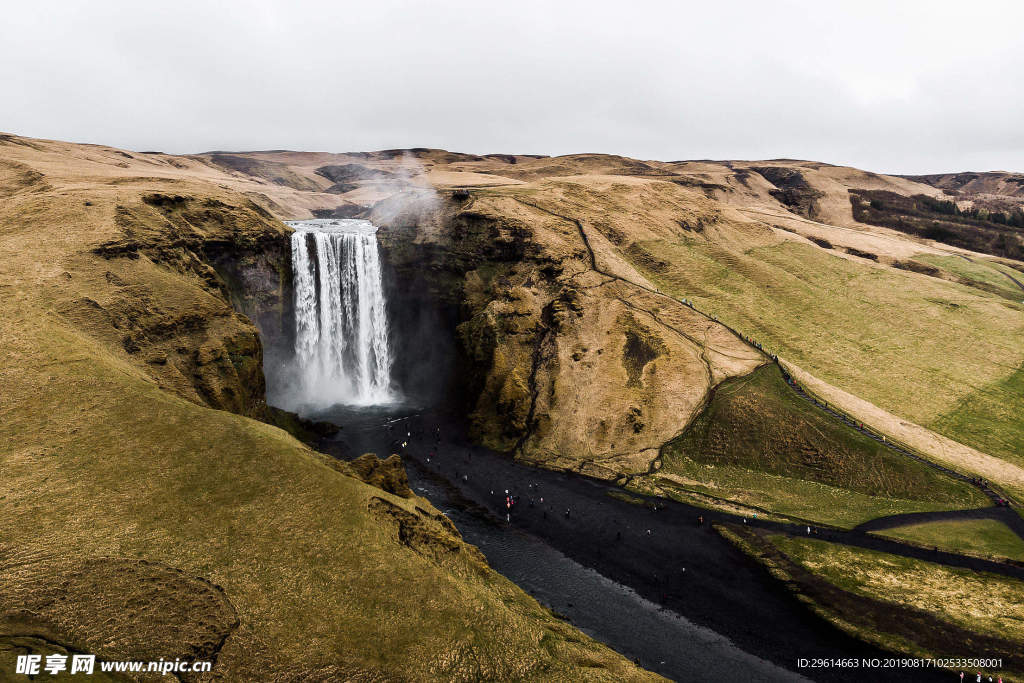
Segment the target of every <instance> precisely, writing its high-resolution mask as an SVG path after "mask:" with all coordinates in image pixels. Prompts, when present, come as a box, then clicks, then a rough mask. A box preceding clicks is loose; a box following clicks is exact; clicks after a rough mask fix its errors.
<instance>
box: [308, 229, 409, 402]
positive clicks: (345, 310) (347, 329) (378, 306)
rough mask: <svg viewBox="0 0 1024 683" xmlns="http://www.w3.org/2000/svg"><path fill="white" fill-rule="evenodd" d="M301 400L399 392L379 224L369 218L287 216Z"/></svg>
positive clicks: (361, 398)
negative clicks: (297, 218) (394, 388)
mask: <svg viewBox="0 0 1024 683" xmlns="http://www.w3.org/2000/svg"><path fill="white" fill-rule="evenodd" d="M288 224H289V225H291V226H292V227H293V228H294V229H295V232H294V233H293V234H292V271H293V273H294V280H293V287H294V290H295V371H296V373H297V375H298V376H297V377H296V378H295V380H296V382H295V384H296V386H297V392H298V394H299V396H297V397H296V399H297V403H298V404H300V405H304V406H307V407H321V408H322V407H328V406H330V405H334V404H339V403H342V404H356V405H368V404H376V403H388V402H390V401H392V400H394V396H393V395H392V392H391V350H390V348H389V346H388V321H387V308H386V303H385V301H384V290H383V282H382V277H381V266H380V254H379V253H378V249H377V235H376V233H377V228H376V226H374V225H373V224H372V223H370V222H369V221H364V220H347V219H346V220H307V221H289V223H288Z"/></svg>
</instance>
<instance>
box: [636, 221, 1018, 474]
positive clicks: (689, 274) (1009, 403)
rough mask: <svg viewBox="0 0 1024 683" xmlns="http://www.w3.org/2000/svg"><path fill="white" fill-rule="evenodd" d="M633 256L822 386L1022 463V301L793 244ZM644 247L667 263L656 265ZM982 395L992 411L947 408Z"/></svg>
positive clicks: (687, 245)
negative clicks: (977, 413)
mask: <svg viewBox="0 0 1024 683" xmlns="http://www.w3.org/2000/svg"><path fill="white" fill-rule="evenodd" d="M625 253H626V255H627V256H629V257H630V258H631V260H632V262H633V263H634V265H635V266H636V267H637V268H639V269H640V270H641V272H643V274H644V275H645V276H646V277H648V278H649V279H651V280H652V281H653V282H655V283H656V284H657V285H658V286H659V287H660V288H662V289H663V290H664V291H666V292H667V293H670V294H672V295H674V296H677V297H686V298H688V299H691V300H693V301H694V302H695V303H696V305H697V307H698V308H699V309H700V310H702V311H706V312H709V313H712V314H715V315H717V316H718V317H719V318H721V319H722V320H723V321H724V322H726V323H728V324H730V325H732V326H733V327H735V328H736V329H738V330H740V331H741V332H743V333H744V334H747V335H750V336H752V337H754V338H756V339H758V340H759V341H761V342H762V343H763V344H764V345H765V348H767V349H768V350H771V351H774V352H777V353H778V354H779V355H780V356H782V357H784V358H786V359H788V360H791V361H792V362H794V363H795V364H797V365H798V366H800V367H802V368H803V369H804V370H806V371H808V372H810V373H811V374H813V375H815V376H817V377H819V378H821V379H823V380H824V381H826V382H829V383H831V384H834V385H836V386H837V387H839V388H841V389H845V390H846V391H849V392H851V393H853V394H855V395H857V396H860V397H862V398H864V399H866V400H868V401H871V402H872V403H875V404H876V405H878V406H880V407H882V408H884V409H886V410H889V411H891V412H893V413H895V414H897V415H899V416H901V417H904V418H908V419H910V420H912V421H914V422H916V423H918V424H922V425H924V426H926V427H930V428H932V429H935V430H937V431H939V432H940V433H942V434H945V435H946V436H949V437H950V438H953V439H956V440H958V441H962V442H964V443H966V444H968V445H971V446H974V447H976V448H979V449H981V450H984V451H986V452H990V453H991V454H992V455H996V456H998V457H1002V458H1005V459H1007V460H1009V461H1011V462H1015V463H1017V464H1021V463H1024V457H1022V456H1021V454H1020V452H1019V451H1017V450H1016V447H1015V445H1014V444H1015V443H1016V441H1017V439H1019V438H1020V435H1021V433H1022V430H1021V421H1020V419H1021V418H1020V416H1021V415H1024V392H1022V391H1020V390H1019V382H1020V380H1019V379H1014V377H1015V375H1014V373H1015V372H1019V370H1018V369H1019V368H1021V366H1022V365H1024V305H1021V304H1020V303H1018V302H1015V301H1010V300H1008V299H1006V298H1003V297H1000V296H998V295H996V294H991V293H988V292H984V291H981V290H978V289H975V288H971V287H968V286H966V285H960V284H956V283H952V282H948V281H945V280H940V279H937V278H932V277H927V276H923V275H918V274H914V273H908V272H905V271H901V270H897V269H893V268H887V267H883V266H879V265H876V264H872V263H868V262H861V261H853V260H850V259H844V258H840V257H838V256H836V255H834V254H831V253H829V252H828V251H827V250H823V249H819V248H816V247H813V246H810V245H806V244H798V243H793V242H785V243H782V244H777V245H773V246H767V247H758V248H754V249H750V250H747V251H738V250H737V251H730V250H728V249H725V248H723V247H721V246H718V245H715V244H712V243H708V242H704V241H699V240H689V241H679V242H671V241H666V240H657V241H648V242H641V243H638V244H637V245H635V246H634V248H632V249H631V250H628V251H627V252H625ZM645 254H646V255H656V256H657V258H656V259H654V261H656V262H657V263H659V264H661V265H659V266H658V267H657V268H656V269H655V270H652V269H651V268H650V267H649V266H650V264H651V263H652V259H651V258H645ZM645 263H646V264H647V265H648V267H645ZM963 263H964V264H965V265H970V264H969V263H968V262H967V261H964V262H963ZM993 277H994V273H993ZM1007 282H1008V281H1007ZM977 392H983V393H984V394H985V395H986V396H987V399H986V400H987V402H988V407H986V408H985V409H984V411H985V412H986V413H987V415H985V416H984V417H978V418H975V417H972V416H970V415H968V416H967V417H965V418H963V419H956V418H955V417H951V416H950V415H949V413H950V411H954V412H955V411H956V410H957V408H956V407H957V406H959V405H961V404H963V405H965V406H967V407H965V408H964V410H965V411H969V410H970V406H971V405H976V401H975V399H976V396H977ZM992 406H997V407H998V410H992ZM978 420H982V421H983V423H984V424H980V425H979V423H978Z"/></svg>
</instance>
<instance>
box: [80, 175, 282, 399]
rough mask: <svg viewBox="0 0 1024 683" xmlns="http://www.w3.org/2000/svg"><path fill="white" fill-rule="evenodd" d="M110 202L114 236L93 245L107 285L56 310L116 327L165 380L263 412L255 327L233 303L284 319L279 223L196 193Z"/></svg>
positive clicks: (96, 328) (267, 323) (275, 322)
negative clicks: (170, 288) (171, 287)
mask: <svg viewBox="0 0 1024 683" xmlns="http://www.w3.org/2000/svg"><path fill="white" fill-rule="evenodd" d="M89 208H90V209H92V210H93V211H96V210H102V209H99V207H97V205H96V204H95V203H94V204H93V205H92V206H91V207H89ZM113 211H114V217H113V218H114V220H113V224H114V227H115V229H116V231H117V232H116V234H115V236H114V237H113V238H112V239H108V240H105V241H103V242H102V243H101V244H99V245H98V246H95V247H93V248H92V253H94V254H96V255H98V256H101V257H102V259H103V261H102V267H103V268H105V271H104V273H103V278H104V280H105V281H106V283H107V286H106V287H104V288H103V292H102V294H101V296H100V297H98V298H99V299H100V300H99V301H98V300H97V299H96V298H90V297H77V298H74V299H72V300H70V301H67V302H66V303H64V304H62V305H61V311H62V314H63V315H65V316H67V317H68V318H69V319H74V320H75V321H76V323H77V324H79V325H82V326H83V327H88V328H89V329H90V330H91V331H92V333H93V334H95V335H97V336H98V337H99V338H103V339H106V338H109V337H110V336H111V335H117V336H119V337H120V341H121V347H122V348H123V349H124V350H125V351H126V352H127V353H128V354H130V355H131V356H134V357H137V358H139V359H142V360H144V362H145V368H146V372H147V374H148V375H149V376H150V377H151V378H152V379H153V381H155V382H157V383H158V384H159V385H160V386H161V387H162V388H165V389H168V390H171V391H173V392H174V393H176V394H178V395H180V396H182V397H183V398H187V399H189V400H192V401H195V402H197V403H202V404H204V405H208V406H210V407H211V408H219V409H222V410H230V411H232V412H235V413H239V414H243V415H249V416H250V417H256V418H258V419H265V418H266V417H267V409H266V408H267V407H266V398H265V394H266V385H265V382H264V377H263V349H262V345H261V343H260V335H259V332H258V331H257V329H256V327H255V326H254V325H253V322H252V321H251V320H250V319H249V318H247V317H246V316H245V315H242V314H240V313H237V312H236V310H246V311H250V312H251V313H252V314H253V315H254V317H256V319H257V320H259V321H261V322H262V325H261V328H262V329H263V330H265V334H267V335H269V336H271V337H273V335H274V334H275V333H276V334H278V335H281V334H282V333H283V332H282V330H284V329H286V325H283V324H282V322H283V315H284V314H285V310H286V308H287V306H286V302H287V301H288V299H289V297H287V296H286V290H287V288H288V285H287V283H288V282H289V281H290V277H289V273H288V272H287V270H285V264H287V263H288V258H287V234H286V232H285V228H284V226H282V225H281V224H280V222H278V221H276V220H275V219H273V218H272V217H271V216H270V215H269V214H268V213H267V212H266V211H264V210H263V209H261V208H260V207H258V206H256V205H254V204H252V203H251V202H248V201H244V200H243V201H242V202H236V203H234V204H233V203H228V202H225V201H223V200H220V199H216V198H211V197H203V196H202V195H195V194H165V193H161V192H149V193H143V194H141V195H140V196H138V197H132V198H124V201H119V202H118V203H116V204H115V205H114V207H113ZM98 265H99V264H98ZM147 266H149V267H147ZM152 266H156V267H157V268H152ZM168 271H169V272H168ZM143 273H145V275H146V277H144V278H142V277H140V275H142V274H143ZM169 274H175V275H177V276H178V280H179V281H180V282H179V285H178V287H176V290H177V291H176V295H175V296H174V297H168V296H166V287H165V286H161V285H166V284H167V283H166V282H159V280H160V279H165V278H167V277H168V275H169ZM140 280H141V281H140ZM147 280H148V281H147ZM232 303H234V304H235V305H234V306H232Z"/></svg>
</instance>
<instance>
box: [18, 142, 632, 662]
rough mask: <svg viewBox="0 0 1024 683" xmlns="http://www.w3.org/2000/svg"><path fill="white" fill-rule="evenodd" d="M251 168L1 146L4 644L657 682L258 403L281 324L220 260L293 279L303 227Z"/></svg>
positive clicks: (419, 505) (427, 508)
mask: <svg viewBox="0 0 1024 683" xmlns="http://www.w3.org/2000/svg"><path fill="white" fill-rule="evenodd" d="M232 182H233V181H232V180H231V178H230V177H229V176H218V175H217V174H216V172H215V170H213V169H212V168H211V167H209V166H207V165H205V164H202V163H199V162H195V161H191V160H181V159H178V158H170V157H164V156H153V157H150V156H146V157H143V156H142V155H139V156H138V157H136V156H135V155H132V154H129V153H127V152H120V151H116V150H110V149H108V148H99V147H93V146H83V145H70V144H65V143H49V142H45V141H35V140H26V139H21V138H12V137H9V136H8V137H5V138H4V139H3V140H0V295H2V296H0V347H2V348H3V361H2V362H0V384H2V386H3V392H2V394H0V417H2V420H0V443H2V444H3V446H2V447H0V470H2V471H3V473H4V476H3V477H2V479H0V509H2V512H3V514H2V515H0V595H3V596H4V599H3V600H2V601H0V603H2V606H0V650H2V651H4V652H5V653H10V652H13V651H14V650H12V649H11V648H18V650H17V651H19V652H25V651H29V652H31V651H36V652H40V653H43V654H51V653H53V652H54V651H61V650H63V651H76V652H77V651H86V652H94V653H96V654H97V655H99V656H101V657H106V658H115V659H121V658H124V659H156V658H158V657H163V658H168V659H174V658H175V657H181V658H187V659H192V658H195V659H211V658H213V659H216V664H215V666H214V674H215V675H216V676H217V677H220V678H223V679H225V680H256V679H259V680H338V679H348V680H385V679H388V680H392V679H396V678H402V679H404V678H408V679H437V678H446V679H452V680H478V679H481V678H488V679H503V680H509V679H525V678H538V677H544V678H552V679H563V680H578V679H580V678H589V679H598V680H621V679H646V678H649V677H650V675H649V674H647V673H646V672H643V671H641V670H638V669H637V668H635V667H634V666H633V665H632V664H630V663H629V662H627V661H626V660H624V659H623V658H622V657H620V656H619V655H617V654H616V653H614V652H612V651H610V650H609V649H607V648H606V647H604V646H602V645H600V644H598V643H596V642H594V641H592V640H590V639H589V638H587V637H586V636H583V635H582V634H580V633H579V632H577V631H576V630H575V629H573V628H571V627H569V626H567V625H566V624H564V623H563V622H561V621H559V620H558V619H556V618H554V617H553V616H552V615H551V614H550V613H549V612H548V611H547V610H545V609H544V608H542V607H541V606H540V605H538V604H537V603H536V602H535V601H534V600H533V599H531V598H529V597H528V596H526V595H525V594H524V593H523V592H522V591H521V590H519V589H518V588H517V587H515V586H514V585H512V584H511V583H510V582H509V581H507V580H505V579H504V578H503V577H501V576H500V575H498V574H496V573H495V572H493V571H492V570H491V569H489V568H488V567H487V565H486V563H485V561H484V560H483V558H482V556H481V555H480V554H479V552H477V551H476V549H475V548H473V547H471V546H468V545H466V544H465V543H464V542H463V541H462V540H461V538H460V537H459V535H458V532H457V531H456V530H455V529H454V527H453V526H452V525H451V523H450V522H449V521H448V520H447V519H445V518H444V517H443V516H442V515H440V513H438V512H437V510H435V509H434V508H433V507H432V506H431V505H430V504H429V503H428V502H427V501H425V500H423V499H420V498H417V497H412V498H402V497H398V496H395V495H392V494H389V493H386V492H384V491H382V490H381V489H379V488H375V487H373V486H370V485H368V484H366V483H363V482H362V481H360V480H359V479H358V478H357V477H356V476H355V473H354V472H353V471H351V470H350V469H349V468H348V467H347V466H346V465H342V464H340V463H338V462H336V461H334V460H331V459H328V458H326V457H324V456H322V455H320V454H317V453H315V452H314V451H312V450H310V449H309V448H308V447H306V446H305V445H303V444H302V443H300V442H299V441H297V440H295V439H294V438H292V437H291V436H289V435H288V434H287V433H285V432H284V431H281V430H280V429H277V428H276V427H272V426H270V425H268V424H265V423H264V422H260V421H257V420H256V419H253V418H263V417H266V406H265V405H264V404H263V403H262V372H261V370H260V344H259V338H258V336H257V333H256V328H255V327H254V326H253V325H252V323H251V322H250V321H249V320H248V319H247V318H245V317H244V316H241V315H240V314H236V313H235V312H234V311H233V310H232V307H231V305H230V302H229V296H228V286H227V284H226V283H225V281H224V280H223V278H222V277H221V274H219V273H218V272H216V271H215V270H214V269H213V267H212V266H213V265H214V264H215V263H216V262H217V259H216V256H217V255H218V254H222V253H224V252H225V251H228V252H237V253H238V254H239V255H240V259H241V260H242V261H244V262H245V264H246V265H247V267H248V268H249V272H250V273H257V274H259V273H261V272H262V274H263V276H264V280H267V282H266V283H265V284H266V285H267V286H268V287H270V288H271V289H272V287H273V286H274V278H273V272H272V271H270V272H267V271H266V268H268V267H269V266H268V263H269V261H267V260H265V259H264V257H265V256H267V250H268V249H270V247H268V246H267V245H272V244H277V243H280V240H281V238H282V237H283V236H284V230H285V229H284V227H283V226H282V225H281V224H280V223H279V222H277V221H276V220H275V219H273V218H271V217H270V215H269V214H268V213H266V211H264V210H263V209H262V208H261V207H259V206H257V205H255V204H252V202H251V201H250V200H249V199H248V198H247V197H246V196H245V195H244V194H242V193H240V192H238V191H237V189H235V188H232V187H231V185H232ZM291 191H292V190H291V188H286V189H285V190H284V191H283V195H282V196H280V197H279V199H280V200H281V201H282V202H284V201H285V200H286V199H287V197H294V196H295V195H292V194H290V193H291ZM296 201H297V202H298V203H299V204H301V201H300V200H296ZM302 201H304V200H302ZM310 201H313V200H310ZM250 416H251V417H250ZM4 656H5V657H6V654H5V655H4ZM5 661H6V660H5ZM5 666H6V664H5Z"/></svg>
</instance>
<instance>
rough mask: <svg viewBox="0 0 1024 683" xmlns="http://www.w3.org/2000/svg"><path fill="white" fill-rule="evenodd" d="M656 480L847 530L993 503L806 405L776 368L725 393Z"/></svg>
mask: <svg viewBox="0 0 1024 683" xmlns="http://www.w3.org/2000/svg"><path fill="white" fill-rule="evenodd" d="M654 477H655V479H656V480H657V481H658V484H659V485H660V486H662V487H663V488H667V489H668V490H669V491H671V490H673V489H682V490H687V489H689V490H694V491H698V492H701V493H705V494H708V495H712V496H716V497H720V498H725V499H728V500H731V501H734V502H737V503H741V504H744V505H750V506H754V507H759V508H762V509H766V510H770V511H773V512H776V513H779V514H783V515H788V516H793V517H798V518H800V519H807V520H813V521H817V522H821V523H827V524H834V525H837V526H843V527H850V526H856V525H857V524H860V523H861V522H864V521H867V520H869V519H874V518H876V517H881V516H886V515H892V514H898V513H901V512H910V511H930V510H945V509H961V508H971V507H981V506H984V505H985V504H986V503H987V499H986V498H985V497H984V496H983V495H982V494H981V493H980V492H979V491H977V490H976V489H974V488H973V487H971V486H967V485H966V484H964V483H962V482H959V481H956V480H954V479H951V478H949V477H947V476H945V475H942V474H940V473H939V472H937V471H935V470H934V469H932V468H930V467H928V466H926V465H923V464H921V463H920V462H918V461H915V460H913V459H911V458H907V457H905V456H902V455H899V454H898V453H895V452H893V451H891V450H889V449H888V448H885V447H884V446H883V445H882V444H880V443H878V442H877V441H874V440H873V439H870V438H868V437H866V436H865V435H863V434H861V433H860V432H857V431H856V430H854V429H852V428H850V427H848V426H847V425H845V424H843V423H841V422H839V421H838V420H836V419H833V418H832V417H830V416H828V415H826V414H825V413H824V412H823V411H821V410H819V409H818V408H816V407H815V406H813V405H811V404H810V403H808V402H807V401H805V400H803V399H801V398H800V397H799V396H798V395H797V394H796V393H795V392H794V391H792V390H791V389H790V388H789V387H787V386H786V383H785V380H784V379H783V377H782V373H781V372H780V370H779V368H778V366H776V365H774V364H773V365H766V366H763V367H761V368H758V369H757V370H755V371H754V372H753V373H751V374H749V375H747V376H745V377H739V378H734V379H730V380H726V381H725V382H723V383H722V384H721V385H719V387H718V388H717V390H716V391H715V392H714V395H713V397H712V398H711V400H710V401H709V403H708V405H707V406H706V408H705V409H704V411H703V412H701V414H700V415H698V416H697V417H696V418H695V419H694V421H693V422H692V423H691V425H690V426H689V427H688V428H687V430H686V431H685V432H684V433H683V434H682V435H680V436H679V437H678V438H676V439H675V440H673V441H671V442H669V443H668V444H666V445H665V447H664V449H663V450H662V468H661V470H659V471H658V472H657V473H656V474H655V475H654Z"/></svg>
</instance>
